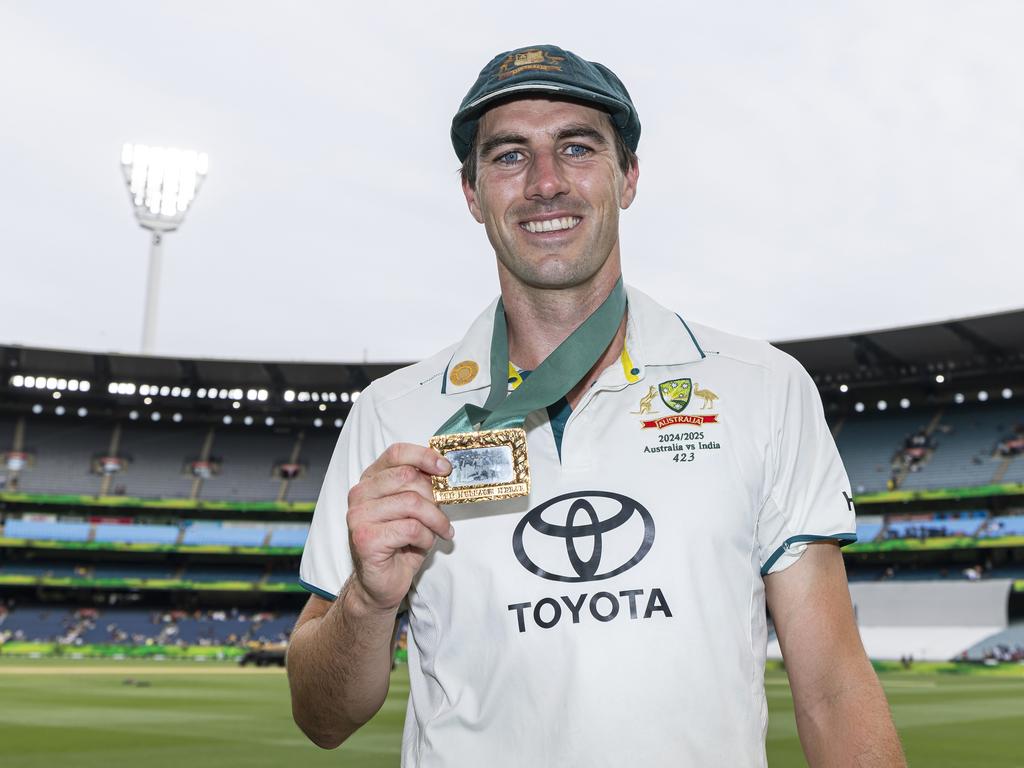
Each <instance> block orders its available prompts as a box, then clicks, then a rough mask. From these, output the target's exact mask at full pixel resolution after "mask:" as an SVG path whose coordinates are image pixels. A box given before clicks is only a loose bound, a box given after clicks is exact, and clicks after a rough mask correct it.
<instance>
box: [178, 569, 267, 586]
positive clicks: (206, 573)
mask: <svg viewBox="0 0 1024 768" xmlns="http://www.w3.org/2000/svg"><path fill="white" fill-rule="evenodd" d="M262 577H263V569H262V568H237V567H230V566H189V567H188V568H186V569H185V572H184V574H182V578H183V579H185V580H186V581H196V582H218V581H244V582H248V583H252V584H255V583H256V582H257V581H259V580H260V579H261V578H262Z"/></svg>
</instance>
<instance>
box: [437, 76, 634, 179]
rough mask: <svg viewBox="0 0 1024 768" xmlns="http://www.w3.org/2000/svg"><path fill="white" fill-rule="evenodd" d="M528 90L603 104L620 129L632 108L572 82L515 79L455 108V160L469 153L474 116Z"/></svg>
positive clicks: (461, 158) (463, 158)
mask: <svg viewBox="0 0 1024 768" xmlns="http://www.w3.org/2000/svg"><path fill="white" fill-rule="evenodd" d="M531 93H536V94H544V95H548V96H551V97H553V98H558V97H566V98H570V99H578V100H580V101H583V102H587V103H590V104H596V105H598V106H600V107H604V108H605V109H607V110H608V111H609V112H610V113H611V114H612V117H613V119H614V120H615V123H616V125H617V126H618V127H619V128H620V129H622V128H624V127H625V126H626V125H627V124H628V123H629V119H630V116H631V115H632V111H633V110H632V108H631V107H630V106H629V104H626V103H625V102H622V101H619V100H617V99H612V98H609V97H608V96H605V95H604V94H601V93H596V92H594V91H591V90H588V89H586V88H579V87H577V86H574V85H566V84H563V83H553V82H551V81H550V80H529V81H527V82H518V83H515V84H514V85H509V86H507V87H505V88H499V89H498V90H496V91H492V92H490V93H487V94H484V95H483V96H481V97H480V98H478V99H475V100H474V101H471V102H470V103H469V104H467V105H466V106H465V107H463V108H462V109H460V110H459V111H458V113H457V114H456V115H455V117H454V118H453V119H452V130H451V136H452V144H453V145H455V147H456V150H457V151H456V154H457V155H458V157H459V160H463V161H464V160H465V159H466V155H468V154H469V147H470V145H471V144H472V142H473V134H474V133H475V132H476V128H475V123H476V119H477V118H478V117H479V116H480V115H482V114H483V113H484V112H486V111H487V110H488V109H490V107H491V106H492V105H493V104H494V102H496V101H500V100H504V99H510V98H516V97H518V96H525V95H527V94H531ZM467 129H469V130H467Z"/></svg>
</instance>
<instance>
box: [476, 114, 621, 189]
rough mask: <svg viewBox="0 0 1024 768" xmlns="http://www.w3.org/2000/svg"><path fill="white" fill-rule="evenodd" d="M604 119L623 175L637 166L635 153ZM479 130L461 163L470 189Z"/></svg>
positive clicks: (616, 129)
mask: <svg viewBox="0 0 1024 768" xmlns="http://www.w3.org/2000/svg"><path fill="white" fill-rule="evenodd" d="M604 116H605V119H606V120H607V121H608V125H609V126H611V129H612V135H613V136H614V137H615V157H616V159H618V161H619V168H620V169H621V171H622V172H623V173H629V169H630V168H632V167H634V166H635V165H636V164H637V162H638V161H637V157H636V153H635V152H634V151H633V150H631V149H630V148H629V147H627V146H626V142H625V140H624V139H623V138H622V134H621V133H619V129H618V128H616V127H615V123H614V121H612V116H611V115H609V114H608V113H607V112H605V113H604ZM479 133H480V132H479V130H477V132H476V133H474V134H473V141H472V142H470V145H469V154H467V155H466V159H465V161H464V162H463V163H462V168H461V169H460V172H461V175H462V180H463V181H464V182H466V183H467V184H469V186H471V187H475V186H476V147H477V144H476V140H477V136H478V135H479Z"/></svg>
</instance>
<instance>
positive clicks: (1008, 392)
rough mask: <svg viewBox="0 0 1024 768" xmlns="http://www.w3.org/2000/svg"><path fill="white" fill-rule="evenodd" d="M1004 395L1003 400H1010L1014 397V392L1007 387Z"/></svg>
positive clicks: (1003, 392)
mask: <svg viewBox="0 0 1024 768" xmlns="http://www.w3.org/2000/svg"><path fill="white" fill-rule="evenodd" d="M1002 395H1003V400H1009V399H1010V398H1011V397H1013V390H1012V389H1010V388H1009V387H1006V388H1005V389H1004V390H1003V391H1002Z"/></svg>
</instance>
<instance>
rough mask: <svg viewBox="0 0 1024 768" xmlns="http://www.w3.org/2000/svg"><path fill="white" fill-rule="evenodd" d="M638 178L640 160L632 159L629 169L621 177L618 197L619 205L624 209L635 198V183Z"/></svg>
mask: <svg viewBox="0 0 1024 768" xmlns="http://www.w3.org/2000/svg"><path fill="white" fill-rule="evenodd" d="M639 180H640V161H639V160H634V161H633V162H632V163H631V164H630V166H629V170H628V171H626V173H625V174H624V175H623V177H622V195H621V197H620V198H619V207H620V208H622V209H623V210H625V209H626V208H629V206H630V205H632V204H633V200H634V199H636V185H637V182H638V181H639Z"/></svg>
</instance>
